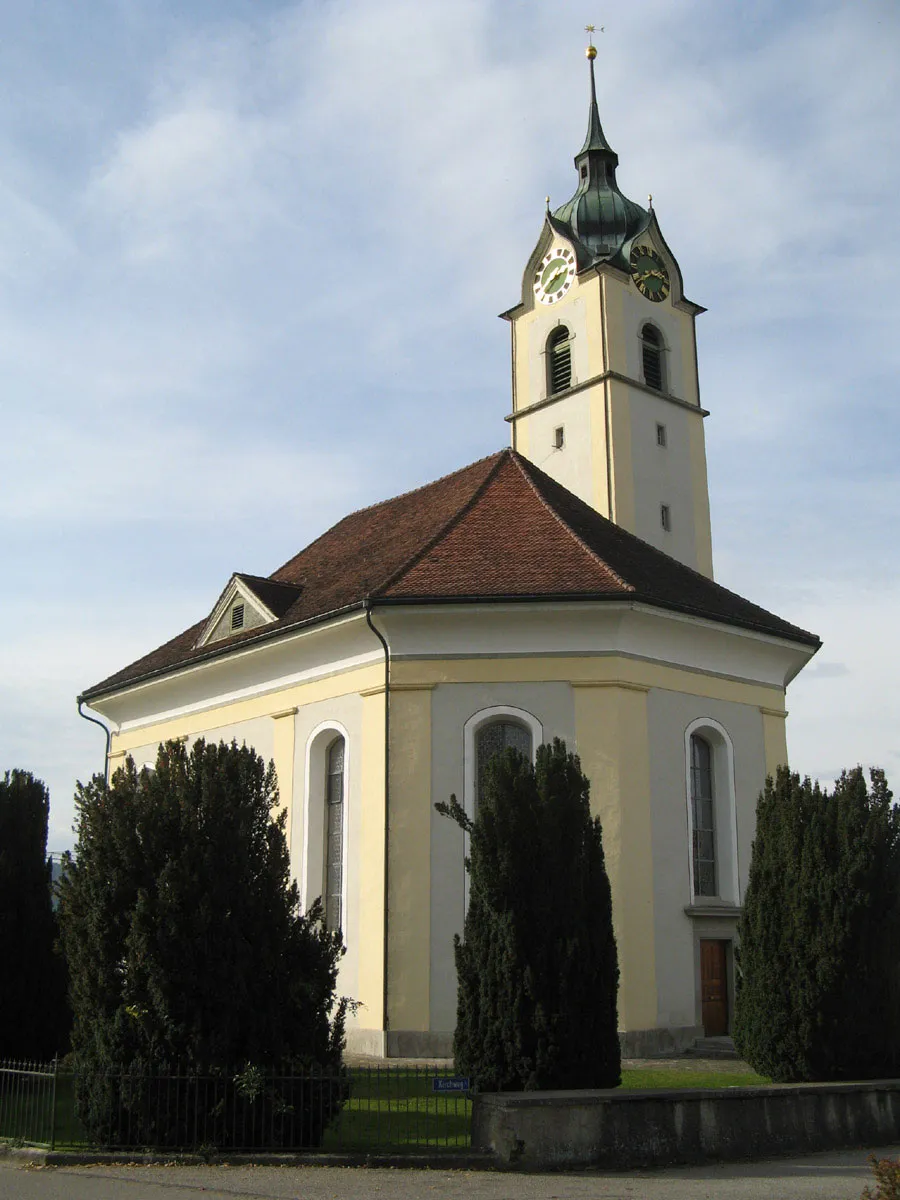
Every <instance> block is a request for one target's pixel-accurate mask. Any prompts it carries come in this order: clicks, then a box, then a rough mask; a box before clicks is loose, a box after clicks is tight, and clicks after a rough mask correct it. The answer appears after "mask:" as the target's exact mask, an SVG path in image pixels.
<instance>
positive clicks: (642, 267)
mask: <svg viewBox="0 0 900 1200" xmlns="http://www.w3.org/2000/svg"><path fill="white" fill-rule="evenodd" d="M631 277H632V279H633V280H634V285H635V287H636V288H637V290H638V291H639V292H640V293H641V295H642V296H646V297H647V299H648V300H652V301H653V302H654V304H657V303H659V301H660V300H665V298H666V296H668V294H669V286H670V285H669V272H668V271H667V270H666V264H665V263H664V262H663V260H662V259H661V258H660V256H659V255H658V254H657V253H656V251H655V250H654V249H653V247H652V246H632V247H631Z"/></svg>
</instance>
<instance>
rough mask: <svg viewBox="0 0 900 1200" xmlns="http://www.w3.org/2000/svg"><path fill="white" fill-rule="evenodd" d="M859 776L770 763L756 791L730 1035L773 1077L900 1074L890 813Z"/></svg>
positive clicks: (899, 861)
mask: <svg viewBox="0 0 900 1200" xmlns="http://www.w3.org/2000/svg"><path fill="white" fill-rule="evenodd" d="M870 778H871V787H867V786H866V778H865V775H864V773H863V771H862V769H861V768H859V767H857V768H855V769H854V770H852V771H845V772H844V773H843V774H842V775H841V777H840V779H838V781H837V783H836V784H835V787H834V790H833V792H831V793H829V792H827V791H824V790H822V789H821V788H820V787H819V785H818V784H812V783H810V781H809V779H804V780H802V781H801V779H800V777H799V776H798V775H795V774H791V772H790V771H789V770H788V769H787V768H781V769H780V770H779V771H778V774H777V777H776V778H775V779H774V780H772V779H769V780H768V781H767V783H766V789H765V791H764V792H763V794H762V795H761V796H760V800H759V806H758V808H757V820H756V840H755V841H754V844H753V854H752V859H751V864H750V880H749V886H748V888H747V892H746V895H745V897H744V912H743V917H742V919H741V923H740V977H739V981H738V990H737V998H736V1011H735V1026H734V1039H735V1045H736V1046H737V1049H738V1051H739V1052H740V1054H741V1055H742V1056H743V1057H744V1058H745V1059H746V1060H747V1061H748V1062H749V1063H750V1064H751V1065H752V1066H753V1067H754V1069H755V1070H757V1071H759V1072H760V1073H762V1074H764V1075H769V1076H770V1077H771V1078H773V1079H775V1080H778V1081H780V1082H787V1081H792V1080H826V1079H867V1078H877V1077H879V1076H885V1075H891V1074H893V1073H895V1072H896V1071H897V1070H898V1069H900V988H898V982H900V980H898V969H900V810H898V808H897V806H896V805H894V804H893V803H892V797H891V792H890V791H889V789H888V786H887V782H886V780H885V777H884V772H883V771H879V770H873V771H872V772H871V774H870Z"/></svg>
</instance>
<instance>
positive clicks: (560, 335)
mask: <svg viewBox="0 0 900 1200" xmlns="http://www.w3.org/2000/svg"><path fill="white" fill-rule="evenodd" d="M547 376H548V383H549V385H550V386H549V392H550V395H551V396H555V395H556V393H557V392H564V391H565V390H566V388H567V387H571V386H572V343H571V341H570V340H569V331H568V329H566V327H565V325H560V326H559V327H558V328H556V329H554V330H553V332H552V333H551V334H550V338H549V340H548V342H547Z"/></svg>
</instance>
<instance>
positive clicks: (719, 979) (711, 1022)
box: [700, 941, 728, 1037]
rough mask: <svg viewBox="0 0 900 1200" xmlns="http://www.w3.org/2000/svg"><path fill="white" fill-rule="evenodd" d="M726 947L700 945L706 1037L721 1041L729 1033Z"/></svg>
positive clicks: (723, 945)
mask: <svg viewBox="0 0 900 1200" xmlns="http://www.w3.org/2000/svg"><path fill="white" fill-rule="evenodd" d="M727 945H728V943H727V942H712V941H701V942H700V999H701V1003H702V1006H703V1033H704V1035H705V1036H706V1037H722V1036H723V1035H724V1034H726V1033H727V1032H728V974H727V955H726V947H727Z"/></svg>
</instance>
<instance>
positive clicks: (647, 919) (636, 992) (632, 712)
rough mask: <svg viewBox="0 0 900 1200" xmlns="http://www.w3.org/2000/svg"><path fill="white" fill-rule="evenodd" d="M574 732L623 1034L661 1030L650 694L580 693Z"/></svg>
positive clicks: (583, 689)
mask: <svg viewBox="0 0 900 1200" xmlns="http://www.w3.org/2000/svg"><path fill="white" fill-rule="evenodd" d="M575 730H576V738H577V741H578V750H579V754H580V756H581V764H582V767H583V769H584V771H585V773H586V774H587V775H588V777H589V778H590V780H591V783H592V788H591V808H592V811H594V812H595V813H596V814H597V816H599V817H600V820H601V822H602V824H603V847H604V851H605V853H606V867H607V871H608V873H609V881H610V886H611V888H612V898H613V925H614V928H615V933H616V942H617V944H618V949H619V970H620V973H621V974H620V981H619V1028H620V1029H652V1028H653V1027H654V1026H655V1025H656V1017H657V996H656V966H655V963H656V952H655V944H654V923H653V847H652V841H651V821H650V776H649V761H650V759H649V753H650V746H649V737H648V730H647V693H646V691H644V690H642V689H637V688H633V687H592V686H583V687H578V688H577V689H576V691H575Z"/></svg>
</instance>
